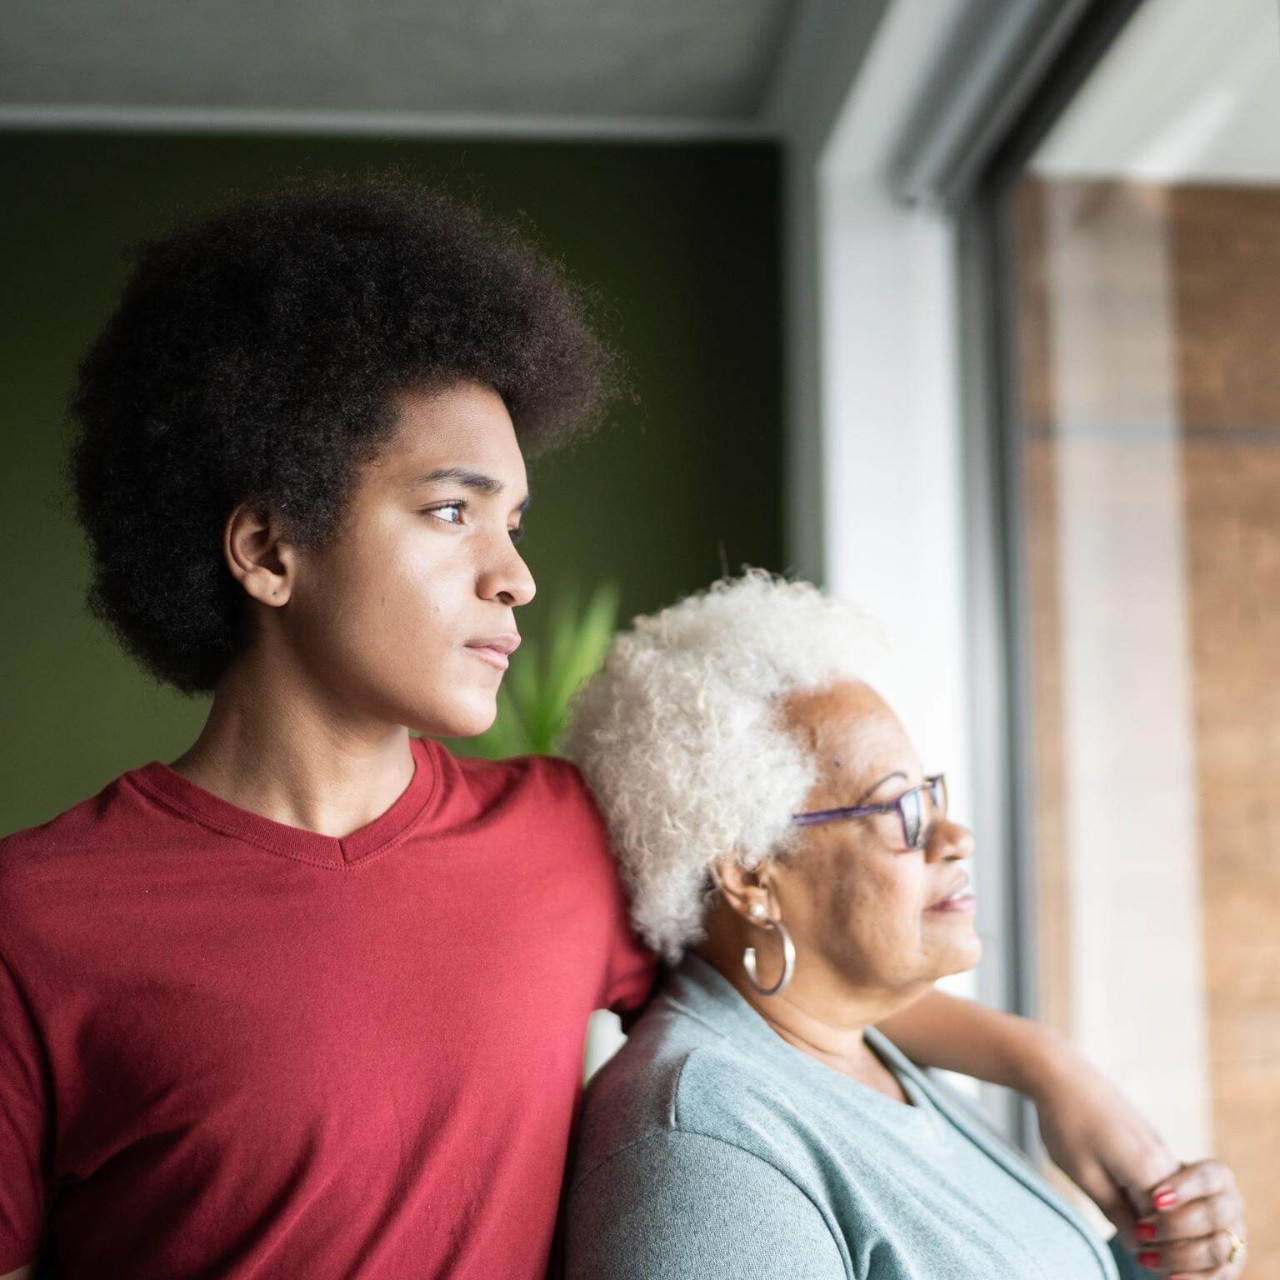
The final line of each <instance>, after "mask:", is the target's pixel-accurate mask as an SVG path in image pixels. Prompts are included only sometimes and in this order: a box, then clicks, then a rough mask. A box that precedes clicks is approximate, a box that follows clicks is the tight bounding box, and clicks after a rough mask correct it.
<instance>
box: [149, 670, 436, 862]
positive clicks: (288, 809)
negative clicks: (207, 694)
mask: <svg viewBox="0 0 1280 1280" xmlns="http://www.w3.org/2000/svg"><path fill="white" fill-rule="evenodd" d="M170 767H171V768H172V769H174V770H175V771H176V772H178V773H180V774H182V776H183V777H185V778H187V779H188V780H189V781H191V782H194V783H195V784H196V785H197V786H200V787H203V788H204V789H205V790H206V791H210V792H212V793H213V794H214V795H216V796H218V797H219V798H221V799H223V800H226V801H227V802H228V803H230V804H234V805H236V806H237V807H238V808H241V809H246V810H248V811H250V812H252V813H256V814H259V815H260V816H262V817H264V818H270V819H272V820H273V821H276V822H282V823H285V824H286V825H288V826H292V827H300V828H302V829H303V830H306V831H314V832H316V833H318V834H320V835H329V836H334V837H337V838H343V837H345V836H348V835H350V834H351V833H352V832H353V831H358V830H359V829H360V828H361V827H364V826H367V825H368V824H369V823H370V822H372V821H374V819H376V818H378V817H380V816H381V815H382V814H383V813H385V812H386V811H387V810H388V809H389V808H390V807H391V806H392V805H393V804H394V803H395V801H396V800H397V798H398V797H399V796H400V795H401V794H402V793H403V792H404V790H405V788H406V787H408V785H409V783H410V781H411V780H412V778H413V772H414V760H413V754H412V751H411V749H410V745H409V733H408V730H407V729H406V728H404V727H403V726H401V725H393V726H387V725H385V724H370V723H365V724H363V725H359V726H357V725H354V724H350V723H344V722H343V721H342V720H341V719H340V718H339V717H338V716H337V715H336V714H334V712H333V709H332V707H330V706H328V705H326V700H325V698H324V696H323V694H322V693H321V694H319V695H318V696H315V697H313V696H310V691H309V690H308V689H307V688H306V687H305V685H304V683H303V682H302V681H297V682H296V683H295V684H294V685H293V687H290V686H289V684H288V681H284V682H282V681H280V680H278V679H274V678H273V679H270V680H268V679H266V678H265V676H264V675H263V673H261V672H257V671H255V670H253V669H252V668H251V667H247V666H246V667H239V668H234V669H233V670H232V671H230V672H228V674H227V676H226V677H225V678H224V679H223V681H222V683H221V684H220V685H219V686H218V691H217V693H216V694H215V695H214V699H213V705H212V707H211V708H210V711H209V717H208V719H207V720H206V722H205V725H204V728H203V729H202V730H201V732H200V736H199V737H198V738H197V739H196V741H195V742H194V743H192V745H191V746H190V747H189V748H188V749H187V750H186V751H185V752H183V754H182V755H181V756H179V757H178V759H176V760H174V761H173V762H172V764H171V765H170Z"/></svg>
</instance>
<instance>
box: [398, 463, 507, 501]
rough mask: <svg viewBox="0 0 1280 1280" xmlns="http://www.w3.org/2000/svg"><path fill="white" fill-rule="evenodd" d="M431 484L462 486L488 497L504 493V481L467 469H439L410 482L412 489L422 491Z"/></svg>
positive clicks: (416, 477) (409, 485)
mask: <svg viewBox="0 0 1280 1280" xmlns="http://www.w3.org/2000/svg"><path fill="white" fill-rule="evenodd" d="M429 484H460V485H462V487H463V488H464V489H470V490H471V491H472V492H473V493H483V494H484V495H485V496H486V497H492V496H493V495H494V494H497V493H501V492H502V481H501V480H495V479H494V478H493V477H492V476H487V475H485V474H484V473H483V472H480V471H471V470H469V469H468V468H466V467H437V468H436V470H435V471H426V472H424V473H423V474H422V475H420V476H415V477H414V478H413V479H412V480H410V481H409V484H408V487H409V488H410V489H421V488H422V487H423V486H424V485H429Z"/></svg>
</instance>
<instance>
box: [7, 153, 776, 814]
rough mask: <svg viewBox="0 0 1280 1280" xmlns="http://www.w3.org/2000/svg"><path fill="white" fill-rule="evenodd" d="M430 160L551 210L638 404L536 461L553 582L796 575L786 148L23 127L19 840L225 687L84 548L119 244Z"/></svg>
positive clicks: (12, 181) (12, 348)
mask: <svg viewBox="0 0 1280 1280" xmlns="http://www.w3.org/2000/svg"><path fill="white" fill-rule="evenodd" d="M387 163H397V164H408V165H411V166H412V167H413V170H414V171H415V172H417V173H419V174H420V175H421V177H422V178H423V180H424V181H427V182H430V183H433V184H436V185H439V186H443V187H445V188H447V189H449V190H451V191H453V192H455V193H456V194H458V195H461V196H463V197H466V198H469V199H472V200H476V201H478V202H479V203H481V204H482V205H484V206H485V207H487V208H489V209H491V210H492V211H494V212H495V213H497V214H499V215H502V216H512V215H516V216H519V217H520V218H522V219H524V220H525V221H526V224H531V229H534V230H536V236H537V239H538V241H539V243H540V244H541V246H542V247H543V249H544V250H546V251H548V252H550V253H551V254H553V255H554V256H556V257H558V258H560V259H562V260H563V261H564V262H565V264H566V265H567V267H568V269H569V271H570V273H571V274H572V275H573V276H575V277H576V278H577V279H578V280H580V281H582V282H584V283H587V284H588V285H590V286H591V287H592V288H594V289H595V290H597V291H598V293H599V295H600V296H601V298H602V300H603V302H604V304H605V305H604V308H603V314H604V317H605V324H606V326H607V331H608V333H609V336H610V338H611V339H612V341H613V342H614V343H615V344H616V345H617V346H618V347H619V348H620V349H621V350H622V351H623V352H624V353H625V355H626V357H627V361H628V365H629V371H630V380H631V383H632V386H633V389H634V391H635V393H636V396H637V402H636V403H631V402H627V403H623V404H620V405H619V406H617V407H616V409H615V411H614V412H613V414H612V415H611V418H610V420H609V422H608V424H607V425H606V426H605V428H604V429H603V430H602V432H601V433H600V434H599V435H597V436H596V437H594V438H593V439H592V440H590V441H588V442H586V443H584V444H581V445H579V446H577V447H576V448H574V449H573V450H572V451H571V452H569V453H567V454H564V455H559V456H555V457H553V458H549V459H546V460H543V461H542V462H540V463H538V464H537V465H536V466H535V467H534V468H533V469H532V484H533V492H534V495H535V505H534V507H533V509H532V510H531V511H530V516H529V534H528V537H527V539H526V541H525V543H524V544H523V549H524V550H525V551H526V552H527V555H528V557H529V561H530V564H531V566H532V568H533V571H534V573H535V575H536V577H537V578H538V582H539V588H540V595H539V599H538V601H536V602H535V603H534V604H533V605H530V606H529V608H528V609H527V610H525V611H524V613H523V614H522V623H523V626H524V629H525V631H526V632H527V633H529V634H532V635H537V634H538V632H539V629H540V626H541V620H542V619H543V618H544V617H545V614H546V609H547V606H548V605H549V604H550V602H551V601H552V600H553V599H554V597H555V595H556V593H557V588H558V585H559V584H561V583H570V582H572V583H579V584H581V585H582V586H583V587H585V588H588V589H589V588H590V586H591V585H592V584H593V583H594V582H596V581H598V580H600V579H603V578H614V579H616V580H617V581H618V582H619V583H620V585H621V586H622V588H623V599H622V608H623V613H624V616H626V617H629V616H631V615H632V614H634V613H637V612H643V611H645V610H648V609H651V608H654V607H657V606H660V605H662V604H664V603H666V602H668V601H669V600H671V599H672V598H673V597H674V596H676V595H677V594H679V593H681V592H684V591H687V590H690V589H693V588H696V587H700V586H703V585H705V584H706V583H707V582H708V581H710V580H711V579H712V578H713V577H716V576H717V575H718V574H719V573H720V572H721V567H722V565H723V564H727V565H728V566H729V567H730V568H731V569H735V570H736V569H737V568H738V567H740V566H741V565H742V564H744V563H751V564H759V565H764V566H766V567H768V568H773V569H781V568H783V567H784V565H783V563H782V555H783V551H782V474H781V468H782V422H781V412H782V406H781V368H780V366H781V346H782V341H781V332H780V323H779V306H780V294H779V288H780V258H781V246H780V229H779V209H780V197H781V192H780V161H779V156H778V153H777V151H776V149H775V148H774V147H772V146H771V145H767V144H759V143H751V144H747V143H741V144H739V143H732V144H692V143H690V144H676V145H670V144H663V145H657V144H609V145H600V144H595V143H576V142H564V143H545V142H518V143H505V142H504V143H497V142H460V141H449V142H417V141H415V142H404V141H394V142H393V141H385V142H382V141H369V140H360V141H346V140H341V141H340V140H324V139H311V138H308V139H288V140H282V139H274V138H273V139H265V138H251V137H220V136H200V137H174V136H163V135H162V136H140V135H129V136H124V135H102V134H35V133H32V134H17V133H11V134H0V171H2V172H3V173H4V175H5V184H4V185H5V192H6V194H5V200H4V202H3V208H0V229H2V232H3V234H2V236H0V245H2V246H3V248H2V252H3V253H4V255H5V267H4V277H5V280H6V284H7V297H6V301H5V305H4V307H3V308H0V351H2V352H3V359H4V366H5V370H6V372H5V377H4V383H3V386H4V394H3V402H2V403H3V408H2V409H0V414H2V416H0V447H2V448H3V458H4V465H3V468H2V469H0V536H2V537H3V548H4V549H3V554H2V555H0V564H3V567H4V568H3V573H4V580H3V599H4V609H5V620H6V621H5V626H4V627H3V628H0V716H2V717H3V720H2V722H3V726H4V734H3V739H2V740H0V778H2V779H3V786H2V787H0V832H8V831H12V830H16V829H18V828H20V827H24V826H28V825H31V824H33V823H36V822H42V821H45V820H46V819H48V818H50V817H52V816H53V815H54V814H56V813H58V812H60V811H61V810H62V809H64V808H66V807H67V806H69V805H71V804H74V803H75V802H76V801H78V800H80V799H83V798H84V797H86V796H88V795H91V794H92V793H93V792H95V791H97V790H98V789H99V788H101V787H102V786H103V785H104V784H105V783H106V782H108V781H110V780H111V779H112V778H113V777H115V776H116V775H117V774H119V773H121V772H122V771H123V770H125V769H129V768H132V767H134V766H136V765H138V764H142V763H145V762H146V761H148V760H152V759H162V760H166V761H167V760H172V759H173V758H175V757H176V756H177V755H179V754H180V753H181V752H182V751H183V750H184V749H185V748H186V747H187V745H188V744H189V743H190V742H191V740H192V739H193V738H194V737H195V736H196V734H197V733H198V732H199V730H200V727H201V725H202V724H203V723H204V717H205V714H206V712H207V707H208V702H207V699H188V698H184V697H182V696H181V695H179V694H177V693H176V692H172V691H170V690H168V689H167V688H165V687H163V686H160V685H158V684H156V683H155V682H154V681H152V680H151V679H150V678H149V677H148V676H146V675H145V674H143V673H142V672H141V671H140V670H139V669H137V668H136V667H134V666H133V665H132V664H131V663H130V662H129V660H128V659H126V658H125V657H124V656H123V654H122V653H120V652H119V651H118V650H117V649H116V647H115V645H114V643H113V641H112V639H111V637H110V635H109V634H108V633H107V632H106V631H105V629H104V628H103V627H102V626H101V625H100V624H98V623H97V622H96V621H94V620H93V619H92V618H91V617H90V616H89V615H88V612H87V610H86V608H85V606H84V592H85V587H86V583H87V581H88V566H87V561H86V556H85V550H84V547H83V545H82V542H81V539H80V535H79V531H78V528H77V526H76V524H75V522H74V520H73V518H72V516H71V514H70V508H69V504H68V502H67V500H66V498H65V495H64V494H63V493H62V491H61V489H60V482H59V468H60V467H61V464H62V459H63V455H64V452H65V449H66V445H67V441H68V438H69V436H68V431H69V427H68V422H67V418H66V410H65V403H66V397H67V394H68V392H69V389H70V387H71V382H72V378H73V375H74V370H75V365H76V361H77V360H78V358H79V355H80V353H81V351H82V350H83V348H84V346H85V345H86V344H87V342H88V341H89V340H90V339H91V338H92V336H93V334H94V333H95V332H96V330H97V328H98V326H99V325H100V324H101V323H102V321H103V320H104V319H105V318H106V316H107V314H108V313H109V311H110V310H111V308H112V306H113V305H114V302H115V298H116V295H117V292H118V290H119V287H120V285H121V282H122V280H123V277H124V272H125V264H124V263H123V261H122V259H121V250H122V249H123V248H124V247H125V246H127V245H129V244H130V243H132V242H133V241H135V240H137V239H139V238H141V237H144V236H148V235H153V234H156V233H158V232H160V231H162V230H163V229H164V228H166V227H168V226H169V225H171V224H172V223H174V222H176V221H179V220H182V219H185V218H187V217H190V216H193V215H198V214H199V213H200V212H201V211H203V210H205V209H207V208H210V207H212V206H214V205H216V204H218V203H220V202H221V201H223V200H224V199H225V198H226V196H227V194H228V193H229V192H231V191H233V190H234V191H238V192H251V191H256V190H259V189H262V188H266V187H270V186H271V185H273V184H274V183H276V182H278V181H279V180H280V179H281V177H282V176H284V175H286V174H288V173H291V172H297V171H309V170H313V169H341V170H356V171H363V170H366V169H369V168H371V167H372V168H376V167H377V166H379V165H382V164H387Z"/></svg>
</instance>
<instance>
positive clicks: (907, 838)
mask: <svg viewBox="0 0 1280 1280" xmlns="http://www.w3.org/2000/svg"><path fill="white" fill-rule="evenodd" d="M922 791H927V792H928V793H929V799H930V800H931V801H932V802H933V809H934V812H935V813H936V814H938V815H940V816H942V817H945V816H946V812H947V778H946V774H943V773H933V774H930V775H929V776H928V777H927V778H925V780H924V781H923V782H922V783H921V784H920V785H919V786H918V787H911V788H910V789H909V790H907V791H904V792H903V793H902V794H901V795H900V796H899V797H898V798H897V799H896V800H886V801H885V802H884V803H883V804H859V805H854V806H852V807H851V808H848V809H815V810H814V811H813V812H812V813H793V814H792V815H791V821H792V822H793V823H795V825H796V826H798V827H812V826H815V825H817V824H818V823H819V822H838V821H839V820H840V819H842V818H868V817H870V816H871V815H872V814H873V813H894V812H896V813H897V815H898V818H899V820H900V821H901V823H902V840H903V843H904V844H905V845H906V846H907V848H908V849H923V848H924V847H925V846H926V845H927V844H928V843H929V841H928V839H927V836H928V835H930V834H931V827H929V826H926V825H925V824H924V821H923V819H924V812H923V805H922V806H921V813H920V819H921V821H920V830H919V832H918V833H917V835H916V840H915V842H913V841H912V839H911V828H910V827H909V826H908V820H907V811H906V809H905V808H903V801H904V800H906V798H907V797H908V796H918V795H919V794H920V793H921V792H922Z"/></svg>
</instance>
